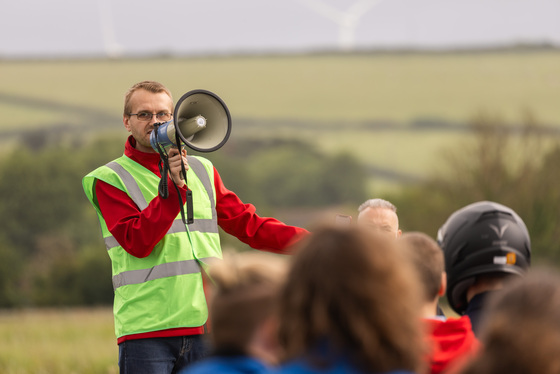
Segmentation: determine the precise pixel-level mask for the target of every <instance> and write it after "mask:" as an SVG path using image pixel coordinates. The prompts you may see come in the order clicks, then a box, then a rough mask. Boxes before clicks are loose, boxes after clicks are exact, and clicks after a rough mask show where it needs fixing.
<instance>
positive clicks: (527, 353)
mask: <svg viewBox="0 0 560 374" xmlns="http://www.w3.org/2000/svg"><path fill="white" fill-rule="evenodd" d="M486 307H487V315H486V317H485V319H484V320H483V321H482V324H481V330H480V339H481V342H482V345H483V346H484V349H483V350H482V351H481V353H480V355H479V356H478V357H476V358H475V359H474V360H473V361H472V362H470V363H469V364H468V365H467V367H466V368H464V369H463V370H462V371H461V372H462V373H463V374H470V373H473V374H474V373H476V374H490V373H557V372H558V368H560V355H558V344H560V276H559V275H558V273H557V271H555V270H550V269H543V268H541V269H539V270H535V269H533V270H532V271H531V272H530V273H529V274H528V275H527V276H526V277H525V278H520V277H519V278H516V279H515V280H513V281H512V282H511V283H508V284H507V285H506V286H505V287H504V288H503V289H502V290H500V291H499V292H495V293H494V294H493V295H492V297H491V298H490V299H489V300H488V303H487V304H486Z"/></svg>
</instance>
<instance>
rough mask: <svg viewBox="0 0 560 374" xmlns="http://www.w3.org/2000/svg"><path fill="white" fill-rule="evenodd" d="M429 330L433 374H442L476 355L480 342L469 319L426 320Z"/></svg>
mask: <svg viewBox="0 0 560 374" xmlns="http://www.w3.org/2000/svg"><path fill="white" fill-rule="evenodd" d="M425 323H426V324H427V326H428V329H429V331H428V332H429V334H430V335H429V339H430V343H431V348H432V350H431V354H430V356H429V362H430V365H431V371H430V372H431V373H432V374H436V373H441V372H442V371H444V370H445V369H448V368H449V367H450V366H451V365H452V364H456V363H457V362H459V360H462V359H465V358H466V357H468V356H469V355H472V354H474V353H476V351H477V350H478V349H479V347H480V342H479V341H478V340H477V339H476V337H475V336H474V333H473V331H472V326H471V321H470V319H469V317H467V316H463V317H461V318H448V319H446V320H440V319H435V318H434V319H429V318H426V319H425Z"/></svg>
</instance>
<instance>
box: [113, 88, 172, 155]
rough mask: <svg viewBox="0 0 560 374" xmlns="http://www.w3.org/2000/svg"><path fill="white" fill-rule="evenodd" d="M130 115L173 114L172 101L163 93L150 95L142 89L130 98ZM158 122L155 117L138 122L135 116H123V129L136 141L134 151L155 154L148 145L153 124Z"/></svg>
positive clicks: (150, 93)
mask: <svg viewBox="0 0 560 374" xmlns="http://www.w3.org/2000/svg"><path fill="white" fill-rule="evenodd" d="M130 104H131V106H130V107H131V113H139V112H149V113H154V114H155V113H159V112H168V113H173V110H172V108H173V100H171V98H170V97H169V96H168V95H167V94H166V93H165V92H159V93H152V92H149V91H146V90H144V89H139V90H136V91H134V92H133V93H132V96H131V97H130ZM156 122H158V120H157V118H156V116H152V118H151V119H150V120H149V121H140V120H139V119H138V118H137V116H128V115H125V116H123V123H124V127H125V128H126V129H127V130H128V132H130V133H131V134H132V136H133V137H134V139H136V149H138V150H139V151H142V152H155V151H154V149H153V148H152V146H151V145H150V134H151V133H152V130H153V129H154V123H156Z"/></svg>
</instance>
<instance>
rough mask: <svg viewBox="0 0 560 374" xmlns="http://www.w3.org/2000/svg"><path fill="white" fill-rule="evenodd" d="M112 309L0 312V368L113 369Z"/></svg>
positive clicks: (44, 371) (9, 372)
mask: <svg viewBox="0 0 560 374" xmlns="http://www.w3.org/2000/svg"><path fill="white" fill-rule="evenodd" d="M117 362H118V347H117V343H116V338H115V335H114V331H113V314H112V310H111V309H110V308H109V307H107V308H91V309H86V308H83V309H81V308H80V309H48V310H23V311H3V312H0V372H1V373H4V374H27V373H33V374H58V373H61V374H62V373H64V374H72V373H76V374H77V373H80V374H94V373H95V374H104V373H107V374H110V373H118V365H117Z"/></svg>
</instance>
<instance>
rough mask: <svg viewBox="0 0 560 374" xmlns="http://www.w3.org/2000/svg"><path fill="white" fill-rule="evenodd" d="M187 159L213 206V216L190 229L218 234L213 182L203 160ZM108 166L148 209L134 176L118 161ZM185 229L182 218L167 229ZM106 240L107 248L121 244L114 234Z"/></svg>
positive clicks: (140, 206) (199, 221)
mask: <svg viewBox="0 0 560 374" xmlns="http://www.w3.org/2000/svg"><path fill="white" fill-rule="evenodd" d="M187 160H188V163H189V167H190V168H192V170H193V171H194V173H195V174H196V176H197V177H198V179H200V181H201V182H202V185H203V186H204V189H205V190H206V193H207V194H208V197H209V198H210V205H211V208H212V218H211V219H195V220H194V222H193V223H192V224H190V225H189V231H199V232H208V233H213V234H217V233H218V232H219V231H218V219H217V215H216V203H215V201H214V189H213V187H212V183H211V182H210V178H209V176H208V173H207V172H206V169H205V168H204V165H202V162H200V161H199V160H197V159H196V158H194V157H191V156H187ZM106 166H107V167H109V168H110V169H111V170H113V171H114V172H115V173H116V174H117V175H118V176H119V177H120V178H121V180H122V181H123V183H124V185H125V186H126V189H127V190H128V193H129V195H130V198H131V199H132V201H134V203H135V204H136V205H137V206H138V208H139V209H140V210H144V209H146V208H147V207H148V203H147V202H146V199H145V198H144V195H143V194H142V192H141V191H140V187H138V183H136V180H135V179H134V177H133V176H132V175H131V174H130V173H129V172H128V171H127V170H126V169H125V168H123V167H122V165H120V164H119V163H117V162H116V161H112V162H109V163H108V164H107V165H106ZM183 231H186V229H185V225H184V223H183V221H182V220H181V219H176V220H175V221H174V222H173V224H172V225H171V227H170V228H169V231H167V234H174V233H178V232H183ZM104 242H105V247H106V248H107V250H110V249H111V248H114V247H118V246H120V244H119V242H118V241H117V240H116V239H115V238H114V237H113V236H112V235H111V236H107V237H106V238H104Z"/></svg>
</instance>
